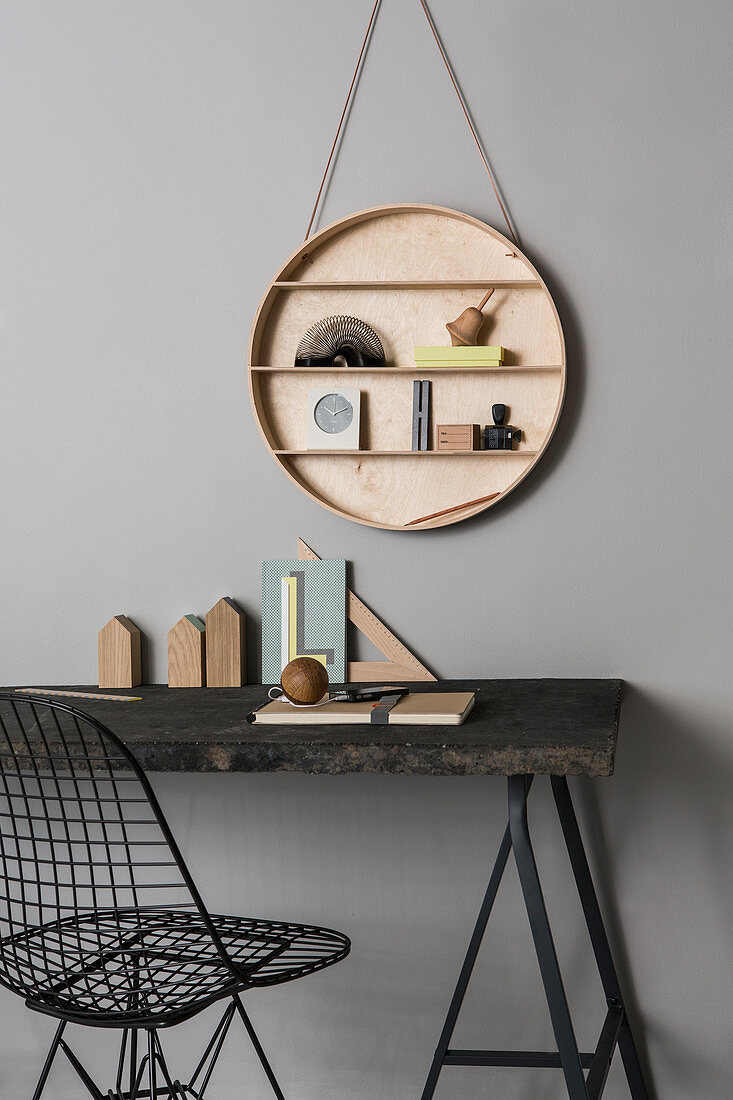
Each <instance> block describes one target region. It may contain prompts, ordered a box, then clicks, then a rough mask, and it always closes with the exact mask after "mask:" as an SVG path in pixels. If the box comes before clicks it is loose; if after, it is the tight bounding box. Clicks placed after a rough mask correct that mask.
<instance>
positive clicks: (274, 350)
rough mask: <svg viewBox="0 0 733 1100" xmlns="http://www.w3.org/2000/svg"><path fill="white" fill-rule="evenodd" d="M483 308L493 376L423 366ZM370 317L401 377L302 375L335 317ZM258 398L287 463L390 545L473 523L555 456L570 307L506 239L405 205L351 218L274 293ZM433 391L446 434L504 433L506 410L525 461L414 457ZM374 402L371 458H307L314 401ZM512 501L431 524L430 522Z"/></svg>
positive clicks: (312, 249) (257, 375) (310, 247)
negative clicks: (335, 392)
mask: <svg viewBox="0 0 733 1100" xmlns="http://www.w3.org/2000/svg"><path fill="white" fill-rule="evenodd" d="M491 286H493V287H495V288H496V289H495V291H494V294H493V296H492V297H491V298H490V300H489V303H488V305H487V306H486V307H485V309H484V314H485V316H486V323H485V324H484V327H483V329H482V330H481V334H480V340H481V342H482V343H491V344H500V345H501V346H502V347H504V348H505V349H506V362H505V364H504V365H503V366H501V367H498V368H497V367H492V368H462V369H459V368H454V367H451V368H449V369H445V368H437V369H432V370H427V369H426V368H424V367H416V366H415V362H414V348H415V346H416V345H417V346H432V345H446V344H447V343H448V339H449V338H448V335H447V333H446V331H445V324H446V322H447V321H450V320H453V319H454V318H455V317H457V316H458V314H459V313H461V312H462V310H464V309H465V308H466V307H467V306H475V305H477V303H478V301H480V299H481V298H482V297H483V294H484V292H485V290H486V289H488V287H491ZM333 314H349V315H351V316H354V317H360V318H361V319H362V320H364V321H366V322H367V324H369V325H371V326H372V328H374V329H375V331H376V332H377V333H378V334H379V337H380V339H381V341H382V344H383V346H384V350H385V355H386V359H387V363H389V364H390V366H388V367H382V368H374V369H369V368H358V369H349V368H331V369H327V370H323V369H321V368H320V367H319V368H310V367H305V368H295V367H293V360H294V358H295V349H296V348H297V346H298V342H299V341H300V338H301V336H302V335H303V333H304V332H305V331H306V329H308V328H310V326H311V325H312V324H313V323H314V322H315V321H317V320H319V319H320V318H321V317H328V316H330V315H333ZM249 364H250V365H249V391H250V399H251V401H252V408H253V410H254V414H255V419H256V421H257V424H258V427H259V429H260V431H261V433H262V436H263V438H264V440H265V443H266V444H267V447H268V449H269V450H270V452H271V454H272V455H273V457H274V459H275V461H276V462H277V463H278V465H279V466H280V467H281V468H282V469H283V471H284V472H285V473H286V474H287V475H288V477H289V478H291V480H292V481H294V482H295V484H296V485H297V486H298V487H299V488H300V489H302V491H303V492H304V493H306V494H307V495H308V496H309V497H310V498H311V499H312V500H314V501H316V502H317V503H318V504H321V505H322V506H323V507H324V508H328V509H329V510H330V511H332V512H335V513H336V515H339V516H343V517H344V518H346V519H350V520H354V521H355V522H356V523H363V524H367V525H369V526H371V527H382V528H385V529H387V530H391V531H404V530H407V531H419V530H424V529H426V528H433V527H444V526H447V525H448V524H451V523H458V522H459V521H460V520H464V519H467V518H468V517H469V516H472V515H476V513H478V512H481V511H484V509H486V508H489V507H491V506H492V505H493V504H496V503H497V502H498V501H499V500H501V499H503V498H504V497H505V496H506V495H507V494H508V493H510V492H511V491H512V489H514V488H516V486H517V485H518V484H519V482H520V481H522V480H523V479H524V478H525V477H526V476H527V474H528V473H529V472H530V471H531V470H532V469H533V468H534V466H535V465H536V464H537V462H538V461H539V459H540V456H541V455H542V453H543V452H544V450H545V448H546V447H547V445H548V443H549V441H550V439H551V438H552V434H553V432H554V430H555V426H556V424H557V421H558V419H559V416H560V411H561V409H562V403H563V398H564V396H565V341H564V339H563V334H562V328H561V326H560V320H559V318H558V315H557V310H556V308H555V304H554V302H553V301H552V298H551V297H550V294H549V291H548V290H547V287H546V286H545V284H544V283H543V281H542V279H541V278H540V276H539V274H538V273H537V271H536V270H535V269H534V267H533V266H532V264H531V263H530V262H529V260H528V259H527V258H526V257H525V256H523V255H522V253H521V252H519V250H518V249H517V248H516V246H514V245H513V244H511V242H510V241H508V240H507V238H506V237H504V236H502V234H501V233H498V232H497V231H496V230H495V229H492V228H491V227H490V226H488V225H485V224H484V223H483V222H480V221H477V220H476V219H475V218H471V217H469V216H468V215H467V214H461V213H459V212H458V211H456V210H448V209H445V208H443V207H440V206H424V205H420V204H404V205H395V206H378V207H374V208H373V209H370V210H362V211H360V212H359V213H357V214H351V215H349V216H348V217H346V218H342V219H341V220H340V221H338V222H335V223H334V224H333V225H330V226H328V227H327V228H325V229H323V230H321V232H319V233H317V234H315V235H314V236H313V237H311V238H310V239H309V240H308V241H306V242H305V243H304V244H303V245H302V246H301V247H300V248H299V249H298V250H297V252H295V253H293V255H292V256H291V257H290V259H289V260H288V261H287V263H286V264H285V265H284V266H283V267H282V268H281V270H280V271H279V272H278V274H277V275H276V276H275V278H274V279H273V281H272V282H271V283H270V285H269V287H268V288H267V291H266V293H265V296H264V298H263V299H262V302H261V304H260V307H259V309H258V310H257V314H256V316H255V320H254V324H253V326H252V335H251V340H250V348H249ZM423 377H427V378H430V379H431V381H432V383H433V385H432V409H431V423H432V426H433V430H432V432H431V446H434V445H435V443H434V438H432V437H434V426H435V425H436V424H461V423H476V424H480V425H484V424H486V423H487V422H490V420H491V406H492V405H493V404H495V403H497V402H501V403H502V404H505V405H507V406H508V408H509V416H508V418H507V419H508V420H509V422H510V423H511V424H513V425H515V426H516V427H518V428H521V430H522V439H521V442H520V444H519V447H518V448H517V449H516V450H514V451H511V452H509V451H473V452H470V453H459V452H456V453H451V452H444V451H412V450H411V449H410V447H411V436H412V381H413V379H415V378H423ZM339 384H341V385H349V386H357V387H358V388H359V390H360V391H361V418H362V427H361V441H360V447H361V448H362V449H361V450H359V451H341V452H338V451H312V450H310V451H309V450H308V449H307V447H306V418H307V409H308V390H309V389H310V388H311V387H314V386H330V385H333V386H334V388H336V387H337V386H338V385H339ZM492 493H494V494H497V495H496V496H494V498H493V499H492V500H491V501H489V502H487V503H483V504H476V505H473V506H472V507H468V508H462V509H461V510H460V511H454V512H450V513H449V514H447V515H443V516H438V517H436V518H435V519H431V520H428V521H426V522H425V523H421V524H419V525H418V526H406V524H409V523H410V521H411V520H414V519H416V518H418V517H419V516H427V515H431V514H433V513H435V512H440V511H442V510H443V509H446V508H452V507H453V506H455V505H457V504H461V503H462V502H464V501H471V500H476V499H477V498H479V497H484V496H488V495H489V494H492Z"/></svg>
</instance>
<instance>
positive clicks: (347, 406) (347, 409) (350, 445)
mask: <svg viewBox="0 0 733 1100" xmlns="http://www.w3.org/2000/svg"><path fill="white" fill-rule="evenodd" d="M360 412H361V391H360V390H359V389H358V388H357V387H356V386H333V385H332V386H315V387H314V388H313V389H310V390H308V425H307V430H306V445H307V447H308V450H309V451H358V450H359V421H360Z"/></svg>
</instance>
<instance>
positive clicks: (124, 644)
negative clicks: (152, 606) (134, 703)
mask: <svg viewBox="0 0 733 1100" xmlns="http://www.w3.org/2000/svg"><path fill="white" fill-rule="evenodd" d="M97 650H98V654H99V686H100V687H101V688H130V687H135V686H136V685H137V684H139V683H141V681H142V659H141V634H140V631H139V629H138V628H137V627H136V626H135V624H134V622H132V620H131V619H128V617H127V615H115V617H114V618H113V619H110V620H109V622H108V623H107V625H106V626H103V627H102V629H101V630H100V631H99V634H98V635H97Z"/></svg>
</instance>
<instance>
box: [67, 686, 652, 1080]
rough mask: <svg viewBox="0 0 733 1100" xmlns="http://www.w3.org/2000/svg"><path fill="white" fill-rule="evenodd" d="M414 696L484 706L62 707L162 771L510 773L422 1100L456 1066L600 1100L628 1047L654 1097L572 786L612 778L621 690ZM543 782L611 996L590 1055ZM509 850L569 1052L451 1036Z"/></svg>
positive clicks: (185, 703)
mask: <svg viewBox="0 0 733 1100" xmlns="http://www.w3.org/2000/svg"><path fill="white" fill-rule="evenodd" d="M78 690H91V691H93V690H95V689H94V688H87V689H83V688H80V689H78ZM415 690H417V691H430V690H464V691H465V690H474V691H476V692H477V701H476V706H475V707H474V710H473V711H472V712H471V714H470V715H469V716H468V718H467V720H466V722H465V723H464V724H463V725H462V726H457V727H452V726H448V727H446V726H402V727H400V726H363V727H358V726H357V727H355V726H324V727H318V726H312V727H303V726H296V727H289V726H281V727H276V728H274V727H272V726H257V725H256V724H255V725H254V726H250V725H248V724H247V722H246V718H245V716H246V714H247V713H248V712H249V711H251V710H252V709H253V708H254V707H255V706H256V705H257V704H258V703H260V702H261V701H262V699H263V697H264V694H265V693H264V689H263V688H262V687H259V686H256V687H255V686H249V687H245V688H240V689H235V688H179V689H171V688H167V687H165V686H150V687H143V688H135V689H134V690H133V691H131V692H126V693H125V692H121V693H120V694H139V695H141V696H142V697H143V698H142V702H139V703H108V702H107V703H105V702H100V701H98V700H85V699H72V698H69V699H62V700H61V701H62V702H66V703H68V704H69V705H72V706H78V708H79V709H80V710H84V711H86V712H87V713H89V714H91V715H92V716H93V717H95V718H96V719H97V720H98V721H101V722H103V723H104V724H105V725H107V726H109V728H110V729H111V730H112V731H113V732H114V733H116V734H117V735H118V736H119V737H121V738H122V739H123V741H125V742H126V744H127V745H128V746H129V748H131V749H132V750H133V751H134V753H135V755H136V756H137V757H138V759H139V760H140V761H141V763H142V764H143V765H144V767H145V768H146V769H147V770H149V771H201V772H216V771H218V772H233V771H241V772H265V771H267V772H269V771H290V772H293V771H296V772H309V773H321V774H329V775H338V774H345V773H348V772H372V773H375V772H392V773H395V774H410V775H476V774H482V773H483V774H488V775H504V776H506V777H507V784H508V797H509V814H508V823H507V827H506V831H505V833H504V837H503V840H502V842H501V845H500V848H499V853H498V856H497V858H496V862H495V865H494V869H493V871H492V874H491V878H490V880H489V884H488V887H487V890H486V894H485V897H484V901H483V904H482V906H481V909H480V911H479V915H478V919H477V921H476V926H475V928H474V931H473V935H472V937H471V940H470V943H469V946H468V950H467V953H466V957H465V960H464V963H463V966H462V968H461V972H460V975H459V978H458V982H457V985H456V988H455V992H454V994H453V998H452V1000H451V1003H450V1007H449V1009H448V1013H447V1016H446V1019H445V1023H444V1025H443V1030H442V1033H441V1036H440V1039H439V1041H438V1045H437V1048H436V1051H435V1056H434V1058H433V1061H432V1065H431V1067H430V1071H429V1073H428V1077H427V1081H426V1083H425V1087H424V1090H423V1093H422V1100H431V1098H432V1096H433V1094H434V1092H435V1088H436V1085H437V1082H438V1077H439V1075H440V1073H441V1072H442V1070H443V1068H444V1067H446V1066H455V1065H462V1066H514V1067H520V1066H522V1067H547V1066H549V1067H556V1068H558V1069H562V1071H563V1074H564V1077H565V1084H566V1087H567V1091H568V1096H569V1097H570V1100H599V1097H600V1096H601V1094H602V1092H603V1089H604V1086H605V1083H606V1078H607V1075H608V1070H609V1066H610V1062H611V1058H612V1057H613V1054H614V1052H615V1050H616V1047H617V1046H618V1048H619V1050H620V1053H621V1057H622V1059H623V1064H624V1069H625V1071H626V1077H627V1080H628V1083H629V1088H630V1092H631V1096H632V1098H633V1100H648V1092H647V1089H646V1086H645V1083H644V1079H643V1076H642V1072H641V1068H640V1065H639V1059H638V1057H637V1052H636V1047H635V1044H634V1039H633V1035H632V1032H631V1027H630V1025H629V1021H628V1018H627V1015H626V1012H625V1009H624V1002H623V997H622V993H621V988H620V985H619V981H618V976H617V973H616V968H615V965H614V961H613V957H612V954H611V949H610V946H609V943H608V937H607V935H606V930H605V927H604V924H603V918H602V915H601V911H600V908H599V905H598V900H597V897H596V893H595V889H594V886H593V881H592V879H591V875H590V870H589V867H588V861H587V858H586V854H585V850H584V847H583V842H582V838H581V835H580V831H579V828H578V823H577V820H576V817H575V812H574V810H573V805H572V801H571V798H570V791H569V789H568V784H567V778H566V777H567V776H568V775H589V776H608V775H611V773H612V772H613V766H614V759H615V754H616V742H617V734H618V717H619V705H620V699H621V681H620V680H478V681H468V680H451V681H442V682H441V683H440V684H424V685H423V684H421V685H416V686H415ZM540 775H541V776H549V777H550V783H551V785H552V791H553V795H554V799H555V805H556V808H557V812H558V817H559V819H560V824H561V826H562V831H563V836H564V838H565V844H566V847H567V851H568V855H569V857H570V862H571V866H572V869H573V874H574V876H575V881H576V885H577V888H578V893H579V896H580V902H581V905H582V908H583V913H584V916H585V920H586V924H587V927H588V932H589V935H590V939H591V943H592V945H593V951H594V954H595V958H596V963H597V966H598V970H599V974H600V977H601V982H602V984H603V989H604V992H605V996H606V1004H607V1013H606V1019H605V1022H604V1024H603V1028H602V1031H601V1035H600V1038H599V1040H598V1044H597V1046H596V1049H595V1051H592V1052H588V1053H581V1052H579V1051H578V1046H577V1042H576V1039H575V1032H574V1029H573V1024H572V1020H571V1017H570V1012H569V1009H568V1004H567V998H566V996H565V990H564V987H563V982H562V976H561V974H560V968H559V965H558V961H557V955H556V952H555V945H554V942H553V938H552V932H551V929H550V924H549V920H548V917H547V911H546V908H545V903H544V899H543V896H542V887H541V885H540V880H539V876H538V873H537V867H536V864H535V860H534V854H533V851H532V843H531V839H530V834H529V826H528V819H527V799H528V796H529V792H530V788H531V786H532V783H533V780H534V777H535V776H540ZM510 852H513V853H514V858H515V861H516V864H517V870H518V872H519V879H520V883H521V886H522V893H523V897H524V903H525V906H526V909H527V914H528V917H529V921H530V926H531V929H532V935H533V939H534V944H535V950H536V952H537V958H538V961H539V965H540V971H541V974H542V981H543V984H544V989H545V996H546V999H547V1004H548V1007H549V1010H550V1016H551V1019H552V1026H553V1031H554V1035H555V1041H556V1044H557V1049H556V1050H554V1051H516V1050H457V1049H452V1048H451V1047H450V1040H451V1036H452V1034H453V1030H454V1028H455V1024H456V1020H457V1018H458V1014H459V1011H460V1008H461V1004H462V1002H463V998H464V996H465V992H466V988H467V986H468V982H469V979H470V977H471V972H472V970H473V966H474V963H475V961H476V957H477V955H478V952H479V948H480V946H481V939H482V936H483V933H484V929H485V928H486V924H487V922H488V919H489V915H490V913H491V909H492V906H493V903H494V899H495V897H496V894H497V891H498V889H499V885H500V882H501V878H502V875H503V872H504V868H505V866H506V863H507V860H508V858H509V853H510ZM586 1071H587V1072H586Z"/></svg>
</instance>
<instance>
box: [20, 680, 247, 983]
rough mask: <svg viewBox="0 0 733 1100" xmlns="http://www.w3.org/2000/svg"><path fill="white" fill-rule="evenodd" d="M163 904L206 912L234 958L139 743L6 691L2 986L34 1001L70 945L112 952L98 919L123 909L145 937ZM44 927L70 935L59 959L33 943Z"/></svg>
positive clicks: (124, 920) (128, 928)
mask: <svg viewBox="0 0 733 1100" xmlns="http://www.w3.org/2000/svg"><path fill="white" fill-rule="evenodd" d="M163 908H165V909H172V908H175V909H179V910H184V911H185V910H190V911H192V912H198V913H199V914H200V915H201V917H202V918H203V920H204V923H205V924H206V927H207V929H208V930H209V933H210V935H211V937H212V939H213V940H214V943H215V946H216V948H217V951H218V952H219V953H220V954H221V956H222V958H223V959H224V960H225V961H226V962H227V963H228V962H229V960H228V959H227V956H226V953H225V951H224V948H223V946H222V944H221V942H220V940H219V937H218V935H217V933H216V930H215V928H214V927H213V925H212V922H211V918H210V917H209V915H208V913H207V911H206V909H205V907H204V905H203V902H202V901H201V898H200V896H199V894H198V891H197V890H196V887H195V884H194V883H193V880H192V879H191V876H190V874H189V872H188V870H187V868H186V865H185V863H184V861H183V858H182V856H181V854H180V852H179V851H178V848H177V846H176V844H175V841H174V839H173V837H172V835H171V833H170V829H169V828H168V825H167V823H166V821H165V818H164V816H163V813H162V811H161V809H160V807H159V805H158V803H157V800H156V798H155V795H154V794H153V791H152V788H151V787H150V784H149V782H148V780H147V778H146V777H145V774H144V772H143V771H142V769H141V767H140V766H139V764H138V763H137V761H136V760H135V759H134V757H133V756H132V755H131V753H130V752H129V750H128V749H127V748H126V747H125V746H124V745H123V744H122V742H121V741H120V740H119V739H118V738H117V737H115V735H114V734H113V733H111V732H110V731H109V730H108V729H107V728H106V727H105V726H103V725H102V724H101V723H99V722H97V721H96V720H95V719H93V718H91V717H90V716H89V715H86V714H84V713H83V712H82V711H79V710H77V709H75V708H74V707H70V706H67V705H66V704H64V703H58V702H52V701H45V700H44V701H40V700H36V699H33V698H29V697H27V696H25V697H24V696H21V695H17V694H14V695H10V694H0V982H2V984H4V985H6V986H9V987H10V988H11V989H13V990H14V991H15V992H17V993H21V994H22V995H24V996H26V997H28V996H32V995H33V992H34V990H36V989H38V988H41V987H44V988H47V987H48V981H49V978H52V977H53V976H54V975H57V974H59V973H63V972H64V970H65V968H66V962H67V960H66V959H65V957H64V952H65V950H67V951H68V954H69V958H72V957H73V959H74V960H77V959H78V958H79V956H80V954H81V953H84V954H87V953H88V954H89V955H90V956H93V955H94V952H95V950H96V951H103V950H105V947H106V946H107V945H108V939H105V938H103V937H102V935H101V933H100V934H98V935H96V936H95V923H94V919H93V918H94V916H95V914H96V915H99V914H100V913H105V914H107V917H108V918H109V914H110V913H113V914H119V919H120V927H122V926H123V925H124V929H125V935H126V936H133V937H134V932H135V923H136V920H137V921H140V922H142V920H144V919H145V916H146V915H148V916H149V915H150V913H151V912H154V911H155V910H160V909H163ZM80 916H87V917H90V918H92V919H85V920H84V921H83V922H81V923H80V922H79V919H78V918H79V917H80ZM73 927H76V928H83V931H79V932H78V934H77V936H76V939H74V937H73V936H72V937H71V938H70V937H69V935H68V934H67V929H69V928H73ZM38 928H44V929H47V930H52V931H63V932H64V935H58V936H55V937H53V938H52V942H53V943H54V945H55V946H54V949H53V951H52V952H51V954H49V952H48V950H47V949H46V948H45V947H43V948H41V949H38V950H29V944H30V943H31V942H34V943H35V942H36V940H34V939H33V937H32V932H33V930H36V929H38ZM77 941H78V942H77ZM38 942H40V943H42V944H45V943H46V942H47V939H46V938H43V937H42V938H41V939H40V940H39V941H38Z"/></svg>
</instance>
